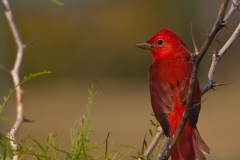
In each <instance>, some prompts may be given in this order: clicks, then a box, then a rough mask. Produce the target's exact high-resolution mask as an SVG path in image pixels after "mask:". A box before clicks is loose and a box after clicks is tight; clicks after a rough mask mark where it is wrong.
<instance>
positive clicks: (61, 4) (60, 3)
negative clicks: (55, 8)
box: [52, 0, 64, 6]
mask: <svg viewBox="0 0 240 160" xmlns="http://www.w3.org/2000/svg"><path fill="white" fill-rule="evenodd" d="M52 2H54V3H56V4H58V5H60V6H63V5H64V3H62V2H59V0H52Z"/></svg>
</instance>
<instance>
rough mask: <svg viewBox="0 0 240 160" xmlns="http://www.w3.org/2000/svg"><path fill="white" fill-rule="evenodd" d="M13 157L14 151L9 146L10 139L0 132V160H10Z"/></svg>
mask: <svg viewBox="0 0 240 160" xmlns="http://www.w3.org/2000/svg"><path fill="white" fill-rule="evenodd" d="M13 155H14V150H13V149H12V148H11V146H10V139H9V138H8V137H7V136H6V133H3V132H2V133H1V132H0V159H3V160H11V159H12V157H13Z"/></svg>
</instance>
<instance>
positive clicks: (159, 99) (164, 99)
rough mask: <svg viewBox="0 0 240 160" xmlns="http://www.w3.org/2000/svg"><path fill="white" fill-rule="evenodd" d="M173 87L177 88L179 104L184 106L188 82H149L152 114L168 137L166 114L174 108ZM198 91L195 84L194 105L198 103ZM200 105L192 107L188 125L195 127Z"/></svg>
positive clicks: (197, 86) (186, 80)
mask: <svg viewBox="0 0 240 160" xmlns="http://www.w3.org/2000/svg"><path fill="white" fill-rule="evenodd" d="M174 87H175V88H177V91H178V97H179V101H180V103H181V104H182V105H183V106H185V105H186V102H187V95H188V89H189V80H188V79H185V80H183V81H177V82H176V83H175V84H171V83H169V84H162V83H159V82H150V94H151V103H152V108H153V112H154V114H155V116H156V119H157V120H158V122H159V123H160V124H161V127H162V128H163V131H164V133H165V135H166V136H169V135H170V131H169V123H168V120H167V113H170V112H172V111H173V108H174V97H173V95H174ZM200 100H201V99H200V90H199V85H198V82H197V85H196V89H195V98H194V103H195V104H197V103H199V102H200ZM199 111H200V105H198V106H196V107H194V108H193V109H192V110H191V113H190V125H191V126H192V128H195V127H196V123H197V120H198V115H199Z"/></svg>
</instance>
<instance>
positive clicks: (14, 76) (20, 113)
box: [2, 0, 25, 160]
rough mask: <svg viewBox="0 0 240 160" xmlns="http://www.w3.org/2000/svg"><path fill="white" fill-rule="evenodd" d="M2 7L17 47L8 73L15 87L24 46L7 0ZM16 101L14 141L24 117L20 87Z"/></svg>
mask: <svg viewBox="0 0 240 160" xmlns="http://www.w3.org/2000/svg"><path fill="white" fill-rule="evenodd" d="M2 3H3V6H4V8H5V16H6V19H7V21H8V24H9V26H10V28H11V31H12V34H13V37H14V40H15V42H16V45H17V55H16V59H15V63H14V67H13V69H12V70H11V71H10V73H11V75H12V79H13V83H14V86H17V85H18V84H19V83H20V76H19V70H20V67H21V63H22V58H23V53H24V48H25V46H24V44H23V43H22V40H21V37H20V35H19V32H18V30H17V27H16V24H15V22H14V20H13V16H12V11H11V8H10V5H9V3H8V0H2ZM15 93H16V99H17V116H16V121H15V123H14V125H13V127H12V128H11V130H10V132H9V136H10V138H11V139H12V140H13V141H15V140H16V138H15V136H16V133H17V131H18V130H19V128H20V126H21V124H22V122H23V120H24V117H23V103H22V96H23V90H22V89H21V86H19V87H17V88H16V92H15ZM13 141H11V146H12V148H13V149H15V150H16V149H17V144H16V143H14V142H13ZM13 159H14V160H17V159H18V155H17V154H16V155H14V157H13Z"/></svg>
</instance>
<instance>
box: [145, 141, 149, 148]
mask: <svg viewBox="0 0 240 160" xmlns="http://www.w3.org/2000/svg"><path fill="white" fill-rule="evenodd" d="M144 146H145V148H148V145H147V141H146V140H144Z"/></svg>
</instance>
